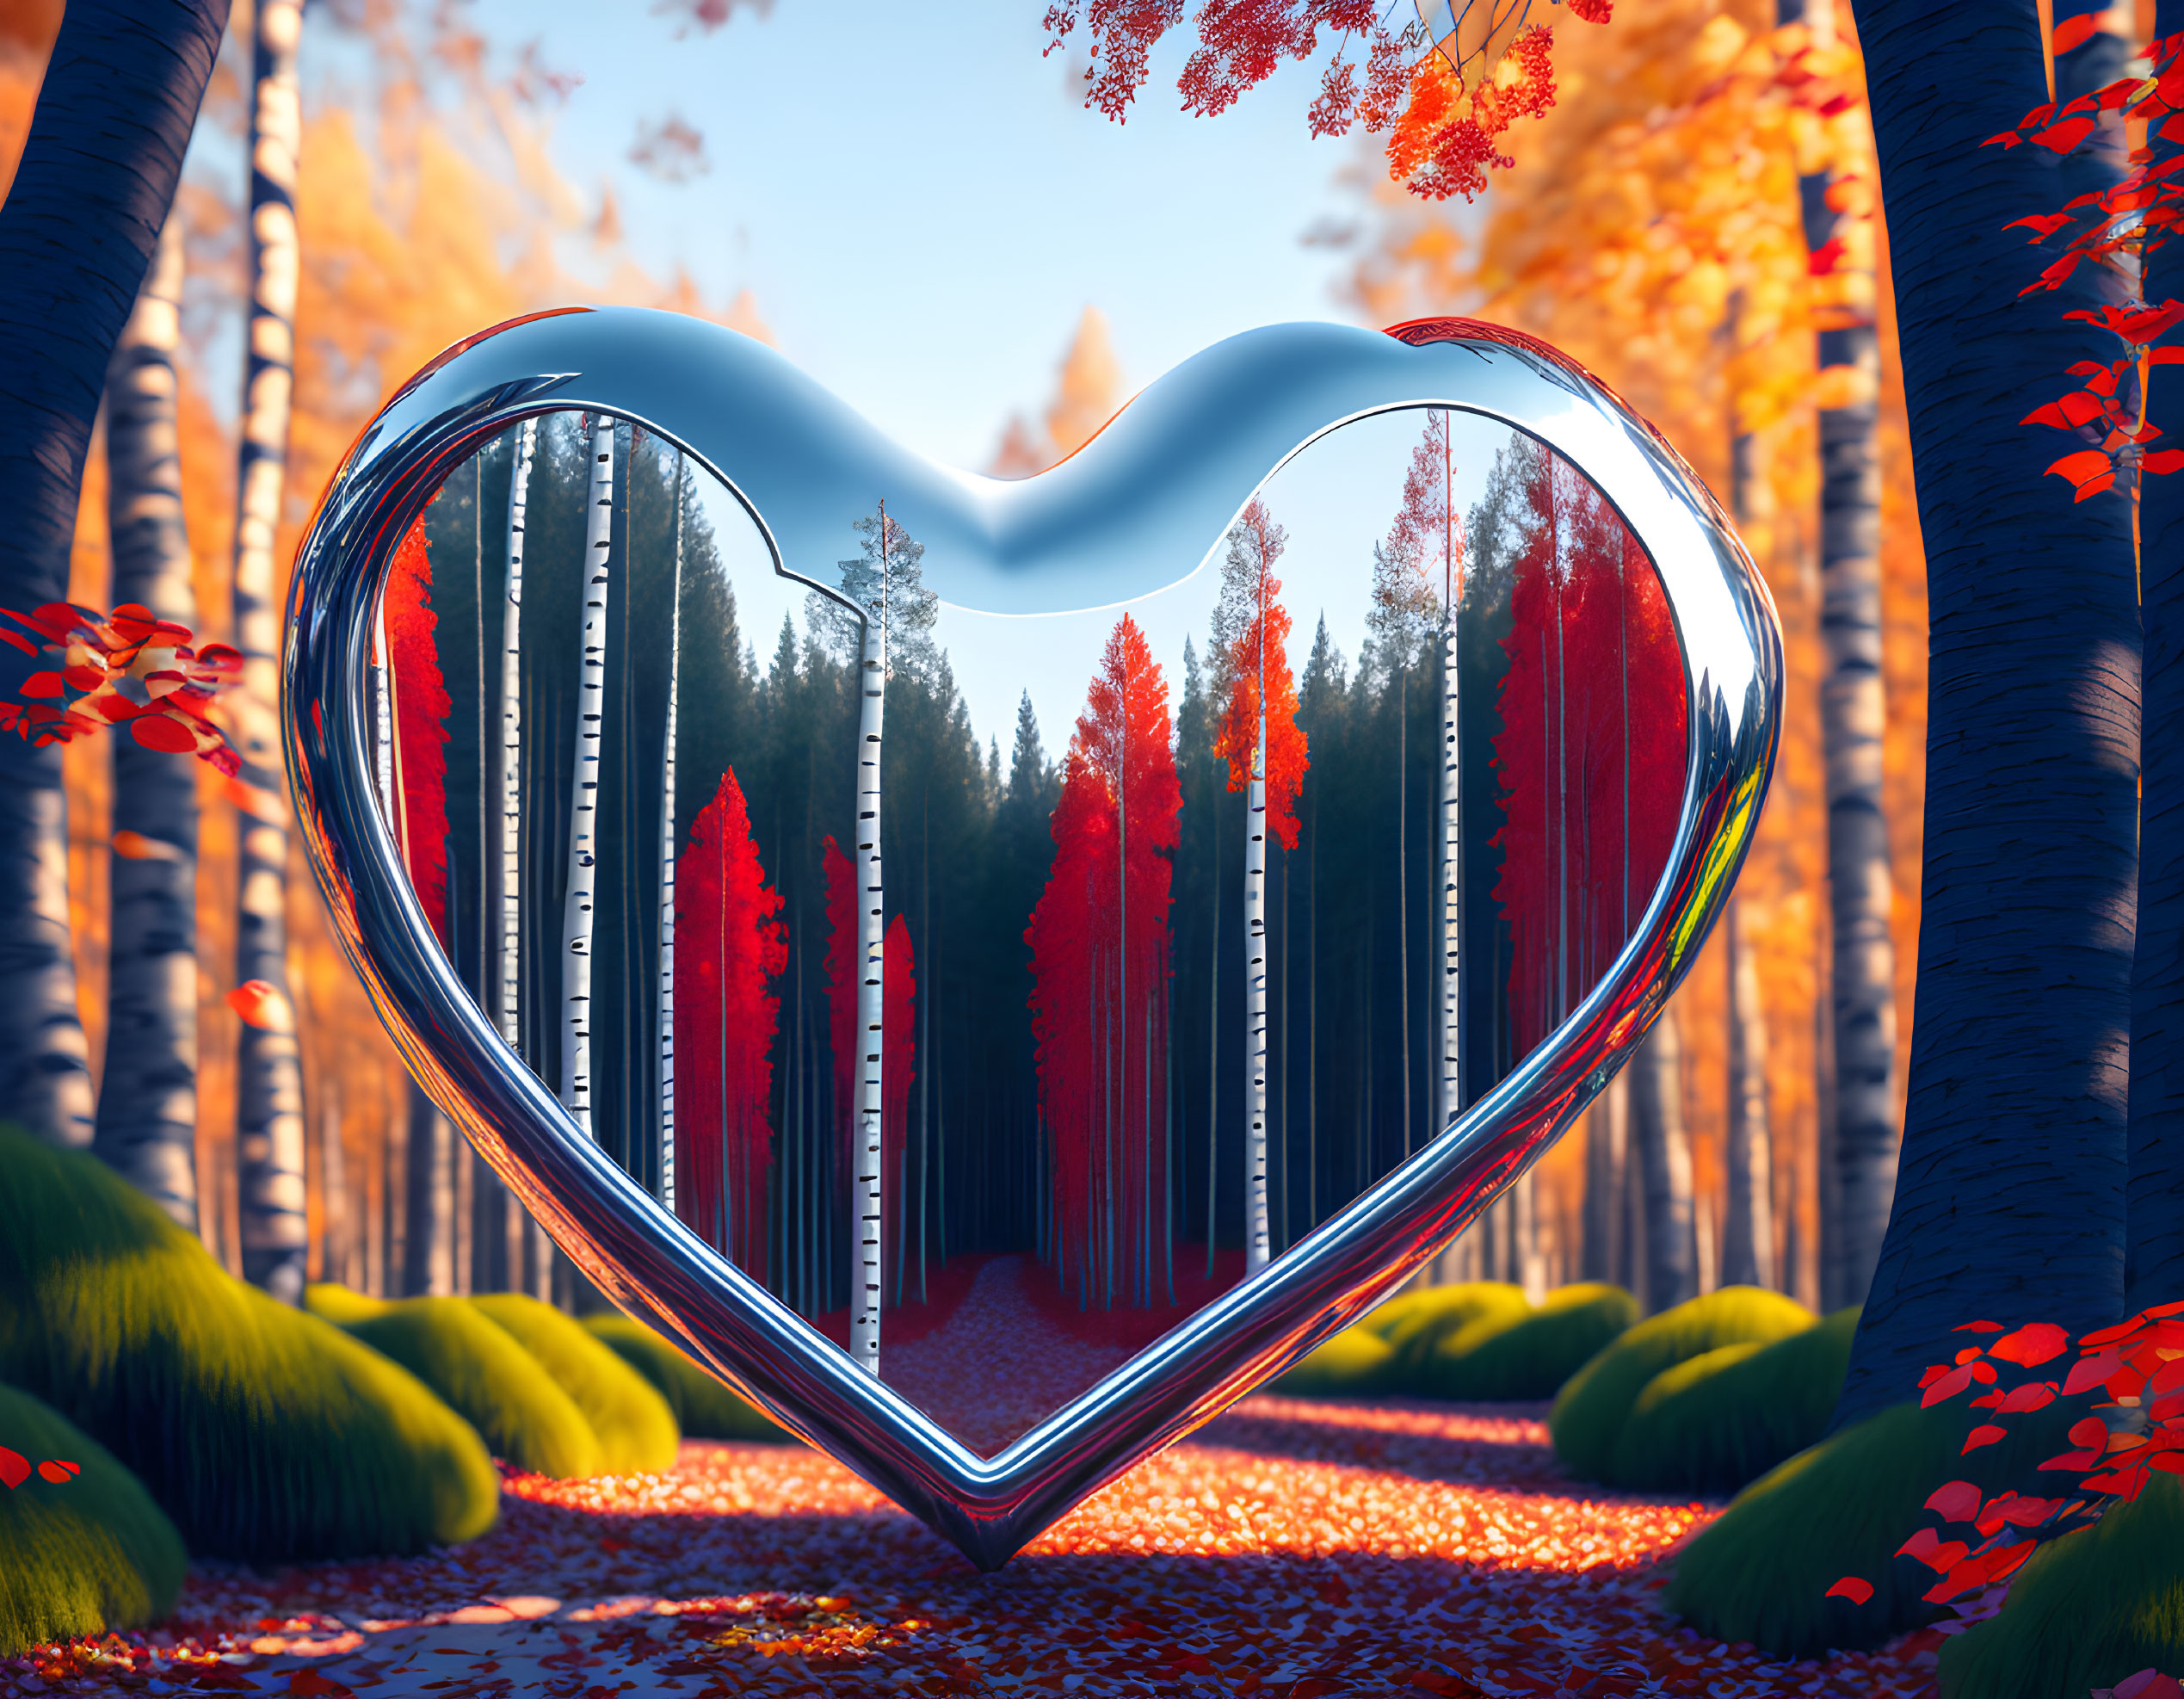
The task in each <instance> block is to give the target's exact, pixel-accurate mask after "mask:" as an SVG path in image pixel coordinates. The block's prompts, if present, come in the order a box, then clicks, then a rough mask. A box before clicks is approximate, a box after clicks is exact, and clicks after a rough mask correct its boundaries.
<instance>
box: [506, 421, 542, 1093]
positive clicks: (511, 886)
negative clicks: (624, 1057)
mask: <svg viewBox="0 0 2184 1699" xmlns="http://www.w3.org/2000/svg"><path fill="white" fill-rule="evenodd" d="M538 436H539V422H538V421H537V420H536V419H526V420H524V421H523V423H522V424H521V426H520V427H518V429H517V431H516V437H515V442H514V443H513V444H512V445H511V446H510V459H511V464H510V466H509V479H508V575H507V580H506V586H505V589H504V590H503V596H504V598H505V601H506V603H507V606H506V609H505V610H504V612H503V616H502V617H503V627H502V632H501V758H500V782H501V903H500V916H499V924H500V937H499V940H498V942H499V948H498V950H497V955H498V958H499V961H500V965H501V966H500V973H501V994H500V998H499V1002H498V1006H497V1013H498V1016H499V1018H500V1023H501V1037H502V1038H503V1040H505V1041H507V1043H508V1046H509V1048H510V1049H512V1050H513V1049H520V1048H521V1045H522V1042H523V1025H522V1015H523V1003H522V998H523V530H524V520H525V510H526V508H527V505H528V503H529V499H530V489H531V456H532V454H534V452H535V450H536V448H537V446H538Z"/></svg>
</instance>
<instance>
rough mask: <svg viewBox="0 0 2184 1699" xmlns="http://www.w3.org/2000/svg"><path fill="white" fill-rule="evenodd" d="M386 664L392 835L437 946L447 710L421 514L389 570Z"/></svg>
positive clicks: (443, 903)
mask: <svg viewBox="0 0 2184 1699" xmlns="http://www.w3.org/2000/svg"><path fill="white" fill-rule="evenodd" d="M385 606H386V647H387V653H386V669H387V674H386V676H387V677H388V679H389V680H390V682H391V683H390V690H391V694H392V697H393V703H394V796H395V804H396V813H397V819H396V820H395V836H396V838H397V839H398V843H399V846H400V849H401V851H402V861H403V865H404V866H405V867H406V868H408V869H409V871H410V884H411V885H412V886H414V887H416V893H417V900H418V902H419V903H421V904H422V905H423V907H424V911H425V918H426V919H428V920H429V921H430V922H431V923H432V930H433V935H434V936H435V937H437V938H438V939H439V940H440V942H441V948H446V947H447V715H448V714H449V713H450V712H451V711H452V710H453V707H454V703H453V701H452V699H450V697H449V696H448V695H447V682H446V680H445V679H443V678H442V677H441V673H440V655H439V651H438V648H437V646H435V643H434V641H433V632H434V630H435V627H438V625H439V623H440V616H439V615H437V614H435V613H434V612H433V609H432V559H431V556H430V555H429V553H427V551H426V548H425V531H424V521H423V519H422V518H420V519H419V520H418V521H417V522H416V524H414V525H412V526H411V527H410V534H409V535H407V536H406V537H404V538H403V540H402V542H401V545H400V547H398V548H397V549H396V550H395V551H394V559H393V561H392V563H391V564H390V565H389V566H388V569H387V579H386V599H385Z"/></svg>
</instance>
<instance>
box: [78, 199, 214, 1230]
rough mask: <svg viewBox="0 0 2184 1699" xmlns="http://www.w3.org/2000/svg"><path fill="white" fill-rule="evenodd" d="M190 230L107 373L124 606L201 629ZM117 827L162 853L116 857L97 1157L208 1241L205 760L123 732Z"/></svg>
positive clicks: (117, 759) (159, 265)
mask: <svg viewBox="0 0 2184 1699" xmlns="http://www.w3.org/2000/svg"><path fill="white" fill-rule="evenodd" d="M182 265H183V262H182V218H181V215H180V214H178V213H176V214H170V216H169V218H168V219H167V224H166V227H165V228H164V229H163V231H162V232H160V236H159V245H158V247H157V249H156V250H154V252H153V255H152V261H151V269H150V270H149V271H148V272H147V273H146V274H145V281H144V287H143V288H142V289H141V290H140V291H139V293H138V296H137V304H136V307H135V310H134V311H133V312H131V314H130V315H129V322H128V323H127V324H126V325H125V326H124V327H123V328H122V331H121V336H120V340H119V341H118V342H117V343H115V344H114V355H113V358H112V359H111V360H110V361H108V366H107V374H106V458H107V466H108V495H107V515H108V534H110V536H111V537H112V539H113V550H112V553H113V559H114V598H113V599H114V604H115V605H116V606H120V605H122V604H124V603H129V602H134V603H136V604H138V605H139V606H141V607H145V608H148V609H151V612H152V614H153V615H155V616H157V618H159V619H163V620H172V621H175V622H176V623H177V624H179V625H183V626H188V627H192V628H194V627H196V625H197V623H198V619H197V599H196V597H195V596H194V594H192V592H191V589H190V581H189V573H190V555H189V537H188V532H187V531H186V530H185V528H184V526H183V518H182V462H181V458H180V452H179V437H178V433H177V428H176V416H175V396H176V379H175V350H176V347H177V346H178V345H179V344H180V343H181V340H182V324H181V312H182ZM113 754H114V833H115V835H116V836H117V837H119V836H120V833H122V832H124V831H133V832H136V833H137V834H139V836H140V837H145V838H146V839H148V840H150V841H151V843H153V844H154V845H155V846H156V849H157V853H156V854H152V855H147V856H137V857H133V858H127V857H123V856H115V857H114V867H113V938H112V951H111V955H110V958H109V962H108V967H109V976H108V1011H107V1012H108V1023H107V1035H106V1071H105V1073H104V1074H103V1075H102V1078H101V1081H100V1085H99V1099H98V1118H97V1123H96V1131H95V1132H94V1134H93V1137H92V1143H91V1148H92V1149H93V1150H95V1151H96V1152H97V1153H98V1154H99V1155H100V1156H101V1157H102V1158H105V1160H106V1162H107V1164H108V1166H110V1167H111V1168H113V1169H114V1171H115V1172H116V1173H118V1174H120V1176H121V1177H123V1178H124V1179H126V1180H127V1181H128V1182H129V1183H131V1184H132V1185H133V1186H135V1187H136V1188H137V1189H139V1191H141V1192H143V1193H144V1194H145V1195H146V1196H148V1197H151V1199H153V1200H154V1201H155V1202H157V1204H158V1205H159V1207H160V1208H162V1209H163V1210H165V1211H166V1212H167V1214H169V1215H170V1216H171V1217H172V1218H173V1219H174V1220H176V1222H177V1223H179V1224H180V1225H181V1226H183V1227H185V1228H187V1229H188V1231H189V1232H191V1233H195V1232H196V1231H197V1166H196V1129H197V912H196V903H197V894H196V893H197V775H196V774H195V773H194V771H193V770H192V769H194V766H195V765H196V763H194V762H192V761H189V760H187V759H183V758H181V757H176V756H174V755H170V754H163V753H162V752H160V751H157V750H150V749H146V748H145V747H144V746H143V745H142V744H139V743H138V742H137V741H136V740H135V739H134V738H126V737H118V738H115V739H114V744H113Z"/></svg>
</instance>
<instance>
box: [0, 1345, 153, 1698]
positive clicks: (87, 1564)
mask: <svg viewBox="0 0 2184 1699" xmlns="http://www.w3.org/2000/svg"><path fill="white" fill-rule="evenodd" d="M0 1445H3V1446H6V1447H7V1448H8V1449H9V1450H11V1451H14V1452H16V1453H17V1454H19V1455H21V1456H22V1458H23V1459H24V1460H25V1461H28V1463H29V1464H30V1466H31V1467H32V1470H33V1473H31V1475H30V1476H29V1477H28V1479H27V1480H24V1481H23V1482H22V1485H20V1486H17V1487H15V1490H14V1491H12V1492H8V1491H5V1490H4V1489H0V1658H12V1657H14V1656H15V1654H16V1653H19V1652H21V1651H22V1649H23V1648H24V1647H25V1646H35V1645H38V1644H39V1643H40V1642H41V1641H45V1640H72V1639H75V1638H77V1636H79V1635H93V1634H105V1633H106V1632H107V1631H108V1630H109V1629H113V1628H142V1627H145V1625H147V1624H149V1623H152V1622H158V1621H159V1620H160V1619H161V1618H162V1617H163V1616H166V1615H167V1613H168V1612H169V1611H170V1610H172V1609H174V1605H175V1595H176V1592H177V1591H179V1590H180V1589H181V1586H182V1571H183V1568H184V1566H186V1564H187V1562H188V1557H187V1554H185V1553H184V1552H183V1550H182V1535H179V1534H177V1533H176V1531H175V1525H174V1523H171V1522H170V1521H168V1520H167V1517H166V1515H165V1513H164V1512H163V1511H161V1510H160V1508H159V1506H158V1505H157V1504H154V1503H152V1501H151V1494H150V1493H148V1492H145V1490H144V1487H143V1486H142V1484H141V1483H139V1481H138V1480H137V1478H136V1477H135V1476H134V1475H133V1474H131V1473H129V1472H128V1470H126V1468H124V1467H122V1466H121V1464H120V1461H117V1460H116V1458H115V1457H114V1454H113V1453H112V1452H110V1451H108V1449H106V1448H105V1447H104V1446H102V1445H101V1444H100V1443H98V1442H97V1441H96V1440H95V1439H93V1438H92V1437H91V1436H89V1434H86V1433H84V1432H83V1430H81V1429H79V1428H76V1427H72V1426H71V1425H70V1424H69V1423H68V1421H67V1420H66V1419H65V1418H63V1417H62V1416H61V1414H60V1413H59V1412H58V1411H56V1410H54V1409H52V1407H50V1406H47V1405H44V1404H41V1403H40V1402H39V1401H38V1400H37V1399H34V1398H33V1397H31V1396H30V1394H29V1393H20V1392H16V1391H15V1390H14V1389H13V1388H12V1387H0ZM47 1461H61V1462H69V1463H74V1464H76V1465H77V1467H79V1468H80V1469H81V1470H82V1471H83V1473H80V1474H78V1475H77V1476H76V1477H75V1479H73V1480H62V1481H59V1482H55V1481H48V1480H45V1479H44V1478H43V1477H42V1476H41V1475H40V1474H38V1473H36V1472H35V1471H36V1468H37V1466H38V1465H39V1464H40V1463H44V1462H47Z"/></svg>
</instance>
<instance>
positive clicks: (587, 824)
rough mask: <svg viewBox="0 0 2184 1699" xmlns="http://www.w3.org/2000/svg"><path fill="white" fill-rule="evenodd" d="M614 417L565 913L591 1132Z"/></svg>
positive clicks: (564, 1070)
mask: <svg viewBox="0 0 2184 1699" xmlns="http://www.w3.org/2000/svg"><path fill="white" fill-rule="evenodd" d="M613 541H614V420H612V419H611V418H608V417H605V416H604V415H602V416H601V417H598V418H596V419H594V420H593V421H592V429H591V491H590V495H589V505H588V510H587V516H586V521H585V525H584V568H583V570H584V617H583V636H582V642H583V652H582V654H581V656H580V657H579V664H578V674H577V677H578V681H579V682H578V684H577V745H576V754H575V757H574V764H573V766H572V767H571V771H570V776H569V876H568V885H567V893H566V895H565V898H564V899H563V910H562V917H561V1106H562V1107H563V1108H564V1109H567V1110H568V1111H569V1113H570V1114H571V1115H572V1116H574V1117H575V1119H576V1122H577V1126H578V1127H580V1128H583V1131H584V1132H585V1134H590V1133H591V1130H592V1128H591V1025H592V1007H591V955H592V952H591V943H592V923H593V920H594V918H595V914H596V910H597V895H598V883H599V770H600V769H599V757H600V753H601V751H602V748H603V746H604V742H605V740H604V738H602V735H601V732H602V727H603V726H604V725H605V723H606V720H605V716H606V712H607V601H608V596H609V594H610V593H611V591H612V589H613V584H612V582H611V581H612V578H613V576H614V572H613V565H614V550H613V547H612V544H613Z"/></svg>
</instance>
